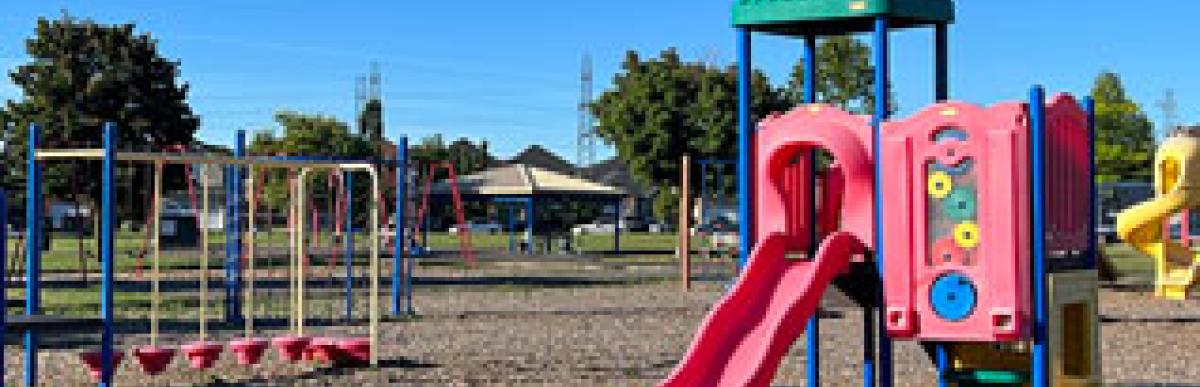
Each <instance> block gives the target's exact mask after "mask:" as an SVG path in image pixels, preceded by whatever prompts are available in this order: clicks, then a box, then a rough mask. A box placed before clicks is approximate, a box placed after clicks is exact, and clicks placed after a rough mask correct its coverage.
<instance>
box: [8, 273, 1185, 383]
mask: <svg viewBox="0 0 1200 387" xmlns="http://www.w3.org/2000/svg"><path fill="white" fill-rule="evenodd" d="M616 262H618V263H626V261H625V260H620V261H616ZM609 263H610V264H597V263H596V262H536V263H527V264H520V263H504V264H499V263H495V264H487V263H485V264H483V265H482V266H481V267H480V268H478V269H475V270H473V271H471V272H470V273H467V274H463V272H462V270H461V269H460V268H458V267H453V266H435V267H429V266H425V267H421V268H420V271H419V272H418V276H417V291H416V294H415V305H416V306H417V308H418V312H419V317H417V318H412V319H404V320H389V321H385V322H384V323H383V324H382V331H383V336H382V340H381V341H382V343H383V347H382V348H381V352H380V354H381V359H382V361H381V365H380V367H379V368H377V369H370V368H332V367H330V366H326V365H320V364H295V365H292V364H285V363H283V362H281V361H279V360H278V358H277V357H276V356H275V355H274V354H271V355H268V356H267V358H266V359H265V360H264V362H263V364H261V365H259V366H256V367H244V366H238V365H235V364H233V362H232V359H231V354H230V353H229V352H228V351H226V352H225V353H224V354H223V355H222V359H221V361H219V362H218V364H217V365H216V366H215V367H214V368H213V369H211V370H207V371H194V370H190V369H188V368H187V367H186V364H185V363H184V362H183V361H182V359H180V358H178V357H177V358H176V359H175V361H174V362H173V364H172V365H171V366H170V368H169V369H168V370H167V371H166V372H165V373H164V374H162V375H159V376H155V377H147V376H144V375H142V374H141V372H139V371H138V370H137V369H136V368H135V367H134V366H133V364H132V363H130V362H129V361H128V360H127V361H126V362H124V363H123V364H122V366H121V367H120V368H119V369H118V371H117V376H116V379H115V380H116V382H117V385H121V386H242V385H245V386H293V385H294V386H350V385H355V386H410V385H411V386H521V385H530V386H534V385H547V386H652V385H654V384H655V383H656V382H657V381H658V380H660V379H661V378H662V377H664V376H665V375H666V374H667V373H668V372H670V370H671V368H672V367H673V365H674V364H675V362H676V361H677V360H678V359H679V358H680V357H681V356H682V354H683V352H684V351H685V349H686V347H687V345H688V344H689V342H690V340H691V338H692V335H693V333H694V331H695V329H696V327H697V325H698V324H699V322H700V320H701V319H702V318H703V317H704V315H705V313H706V312H707V310H708V308H709V307H710V306H711V304H712V303H713V302H714V301H715V300H717V299H718V297H719V296H720V295H721V294H722V292H723V289H724V283H723V282H722V279H724V278H727V277H728V271H727V270H726V269H725V268H726V267H727V266H726V265H724V264H721V263H715V264H712V265H709V266H707V267H706V268H704V269H697V270H696V273H697V275H698V276H701V277H706V278H705V279H706V280H702V281H699V282H698V283H697V284H696V287H695V289H694V290H693V291H692V292H688V293H684V292H681V291H680V289H679V285H678V283H677V282H675V273H676V272H675V268H674V267H672V266H669V265H667V264H661V265H652V264H645V262H642V264H638V265H622V264H611V263H612V262H609ZM1100 301H1101V313H1102V323H1101V324H1102V335H1103V336H1102V343H1103V344H1102V345H1103V358H1104V360H1103V368H1104V377H1105V380H1106V382H1107V383H1108V385H1131V386H1144V385H1160V386H1198V385H1200V358H1197V357H1196V355H1197V354H1200V300H1192V301H1182V302H1180V301H1162V300H1155V299H1152V298H1151V296H1150V294H1148V293H1146V291H1145V290H1144V289H1142V288H1133V289H1130V288H1125V287H1108V288H1105V289H1103V290H1102V291H1101V293H1100ZM358 302H359V303H360V305H359V307H365V305H366V299H365V298H363V299H361V300H359V301H358ZM829 304H836V302H830V303H829ZM827 310H828V312H827V313H826V315H825V316H824V317H825V318H824V319H823V323H822V332H821V334H822V345H823V348H822V350H823V352H822V357H821V359H822V377H823V379H824V383H823V384H824V385H830V386H854V385H860V384H861V370H860V369H859V366H858V365H859V363H860V361H859V358H860V356H861V355H860V350H859V346H860V345H861V344H860V337H861V336H860V335H861V333H862V325H861V324H862V322H861V321H862V319H861V311H860V310H859V309H858V308H852V307H851V308H847V307H842V306H838V305H828V308H827ZM333 312H335V311H332V310H326V311H315V312H313V314H314V315H316V316H320V315H326V313H330V314H331V313H333ZM10 313H15V312H12V311H10ZM126 329H129V330H131V331H135V332H132V333H128V334H121V335H118V342H119V344H121V348H125V349H128V348H129V346H130V345H141V344H145V343H146V342H147V338H146V336H145V334H144V333H137V332H145V330H144V329H142V328H141V327H127V328H126ZM164 329H165V330H166V331H169V333H165V334H164V335H163V336H162V337H161V338H160V340H161V341H162V342H163V343H165V344H178V343H182V342H186V341H190V340H193V339H194V338H195V330H194V327H192V326H187V327H181V328H179V329H177V330H171V329H168V328H164ZM212 329H213V330H214V333H213V334H214V335H217V338H219V339H227V338H232V337H237V336H238V335H240V334H241V333H240V332H241V331H240V329H239V328H238V327H224V328H223V329H222V327H219V326H214V327H213V328H212ZM365 329H366V326H365V324H359V325H354V326H338V327H313V328H311V332H312V333H313V334H314V335H329V336H338V335H365ZM280 332H281V331H280ZM15 339H16V338H15V337H12V336H11V335H10V338H9V341H8V344H7V346H6V348H5V349H6V352H5V364H6V369H5V381H6V383H9V384H10V385H19V378H20V375H21V372H20V370H21V367H22V363H21V356H20V346H19V344H18V343H17V342H16V340H15ZM61 341H63V342H61V343H58V344H56V345H52V346H51V345H49V344H48V346H50V347H51V348H48V349H44V350H43V351H42V354H41V357H40V361H41V372H42V384H41V385H44V386H81V385H90V384H91V382H90V380H89V379H88V376H87V375H86V372H85V371H84V369H83V367H82V366H81V365H80V362H79V360H78V359H77V358H76V354H77V352H79V351H81V350H82V349H83V348H88V347H89V346H90V345H92V344H90V343H88V342H87V340H72V339H61ZM804 353H805V349H804V340H803V339H801V340H799V341H797V343H796V344H795V345H794V346H793V349H792V352H791V354H790V355H789V357H788V358H787V359H785V361H784V363H783V364H784V365H783V367H782V369H781V370H780V372H779V374H778V376H777V378H776V381H775V383H774V384H775V385H777V386H804V385H806V384H805V382H804V377H803V372H804V369H803V366H804V364H805V359H804ZM895 358H896V362H895V367H896V385H897V386H931V385H934V384H933V383H934V382H933V380H934V379H933V367H932V363H930V362H929V360H928V359H927V357H926V356H925V353H924V352H923V351H922V350H921V349H920V348H919V347H918V346H917V345H915V344H913V343H911V342H897V343H896V346H895Z"/></svg>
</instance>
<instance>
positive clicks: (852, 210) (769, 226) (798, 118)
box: [754, 105, 874, 251]
mask: <svg viewBox="0 0 1200 387" xmlns="http://www.w3.org/2000/svg"><path fill="white" fill-rule="evenodd" d="M754 141H755V148H754V149H755V153H754V157H755V170H754V173H755V175H754V181H755V188H754V213H755V214H756V216H755V217H754V221H755V223H754V232H755V235H756V238H755V240H761V239H762V238H763V237H764V236H765V235H770V234H772V233H778V234H781V235H782V236H783V238H785V239H786V245H787V247H788V250H789V251H797V250H799V249H800V248H802V247H806V246H808V240H809V239H810V238H811V231H810V230H811V227H812V225H810V224H809V223H810V222H811V220H810V219H809V217H808V216H807V213H808V212H807V206H808V203H809V196H808V195H812V191H813V189H812V188H811V187H808V186H807V184H808V179H807V175H806V172H805V171H807V168H808V167H807V165H808V164H807V163H808V162H809V160H808V158H809V156H810V155H811V151H812V150H813V149H822V150H824V151H825V152H828V153H829V154H831V155H833V158H834V159H835V160H836V167H835V168H831V169H830V170H831V171H835V173H837V171H840V174H839V176H837V177H832V178H829V179H826V180H828V181H830V182H831V183H830V184H829V185H830V189H823V190H822V191H824V192H822V194H821V195H823V196H825V197H827V198H830V199H829V200H822V204H823V207H825V206H829V207H830V209H837V214H838V215H839V217H840V222H841V223H840V225H839V228H840V229H841V230H844V231H847V232H849V233H852V234H854V235H855V236H856V237H858V238H859V239H860V240H862V241H863V243H865V244H867V245H870V244H871V243H872V239H871V238H872V235H873V230H872V227H871V224H872V216H873V213H872V207H873V206H872V202H873V192H874V186H873V182H874V178H873V176H874V173H873V168H874V167H873V165H874V164H873V162H872V159H871V150H870V144H871V129H870V126H869V125H868V124H867V121H866V119H864V118H863V117H859V116H854V115H851V114H849V113H846V112H844V111H842V110H840V109H838V108H836V107H833V106H829V105H802V106H799V107H796V108H795V109H793V110H791V111H790V112H788V113H787V114H783V115H777V116H773V117H769V118H767V119H765V120H763V121H762V122H761V123H760V124H759V130H758V131H757V133H756V134H755V139H754ZM837 188H844V189H843V190H839V191H838V192H833V191H832V190H831V189H837ZM833 196H836V197H837V199H836V200H835V199H832V198H831V197H833ZM839 201H840V202H841V203H844V204H845V205H843V206H834V205H836V204H839ZM839 208H840V209H839ZM826 212H831V211H825V208H821V209H819V213H826ZM823 218H824V221H825V222H827V224H828V223H833V220H831V219H829V218H827V217H823ZM818 221H822V219H818ZM822 231H823V232H832V231H833V230H831V229H826V230H822Z"/></svg>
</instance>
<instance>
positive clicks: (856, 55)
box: [787, 36, 896, 114]
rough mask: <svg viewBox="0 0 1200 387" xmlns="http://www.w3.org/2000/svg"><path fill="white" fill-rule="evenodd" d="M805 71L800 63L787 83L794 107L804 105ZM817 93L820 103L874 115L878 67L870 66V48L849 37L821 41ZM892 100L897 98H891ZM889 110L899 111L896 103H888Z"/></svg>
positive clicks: (818, 46)
mask: <svg viewBox="0 0 1200 387" xmlns="http://www.w3.org/2000/svg"><path fill="white" fill-rule="evenodd" d="M804 70H805V66H804V61H803V60H801V61H799V62H798V63H796V65H795V67H793V69H792V76H791V78H790V79H789V80H788V87H787V95H788V98H789V99H790V100H791V101H792V102H793V103H797V104H798V103H802V102H803V101H804V97H805V96H804V81H805V79H804ZM816 89H817V98H816V100H817V101H818V102H821V103H828V104H832V105H835V106H838V107H841V108H842V109H844V110H846V111H849V112H852V113H857V114H871V113H874V112H875V100H876V99H875V65H874V64H872V63H871V48H870V47H868V46H867V45H866V44H865V43H863V42H862V41H860V40H858V39H855V38H853V37H850V36H833V37H828V38H824V39H822V40H821V41H820V43H819V44H818V45H817V80H816ZM889 89H890V85H889ZM889 94H891V93H890V92H889ZM893 97H894V94H892V95H889V98H893ZM888 107H889V108H890V110H891V111H895V110H896V103H895V100H894V99H890V100H889V105H888Z"/></svg>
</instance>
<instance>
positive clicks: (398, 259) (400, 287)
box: [392, 136, 408, 316]
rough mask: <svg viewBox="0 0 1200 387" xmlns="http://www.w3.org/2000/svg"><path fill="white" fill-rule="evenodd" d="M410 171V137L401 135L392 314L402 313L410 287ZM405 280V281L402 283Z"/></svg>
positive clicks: (397, 163)
mask: <svg viewBox="0 0 1200 387" xmlns="http://www.w3.org/2000/svg"><path fill="white" fill-rule="evenodd" d="M407 171H408V137H407V136H402V137H400V143H399V144H397V145H396V172H395V173H396V208H395V210H394V213H393V214H392V217H393V218H395V221H393V223H394V224H395V225H396V229H395V230H396V231H395V232H396V235H395V240H394V242H395V243H393V244H394V245H395V246H394V248H395V251H393V252H392V315H393V316H398V315H400V313H401V308H400V304H401V302H400V298H401V297H402V295H401V294H400V293H401V292H405V291H407V288H408V283H407V279H408V268H407V265H406V264H405V262H404V261H405V259H407V258H405V257H404V203H405V201H404V194H405V193H406V192H408V191H406V190H407V189H408V185H407V182H406V181H405V180H404V177H405V176H407ZM401 282H403V283H401Z"/></svg>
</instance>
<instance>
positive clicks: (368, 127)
mask: <svg viewBox="0 0 1200 387" xmlns="http://www.w3.org/2000/svg"><path fill="white" fill-rule="evenodd" d="M358 130H359V132H358V133H359V134H360V135H363V136H366V137H367V138H368V139H370V140H371V141H379V140H381V139H383V102H382V101H380V100H379V99H378V98H372V99H371V100H370V101H367V103H366V105H363V109H362V111H361V112H359V113H358Z"/></svg>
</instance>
